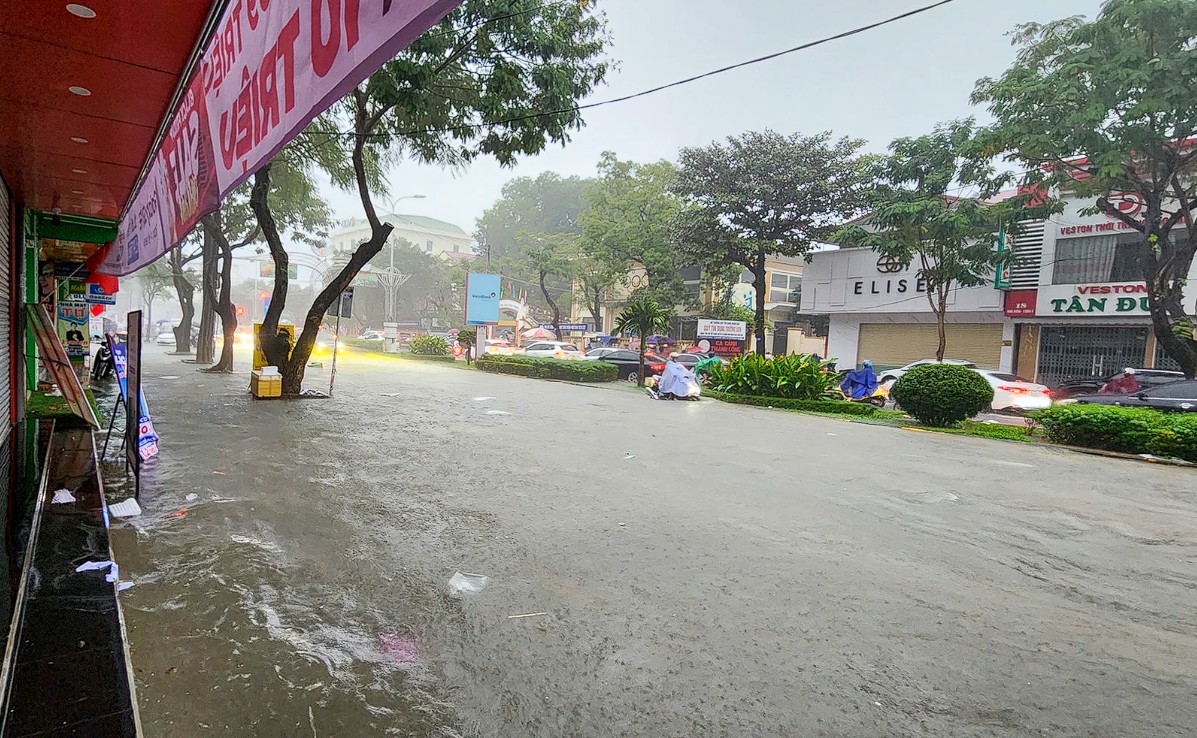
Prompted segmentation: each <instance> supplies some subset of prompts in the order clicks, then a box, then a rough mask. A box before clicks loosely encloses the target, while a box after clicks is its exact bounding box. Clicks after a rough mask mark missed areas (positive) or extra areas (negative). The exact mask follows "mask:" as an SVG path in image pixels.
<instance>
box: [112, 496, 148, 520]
mask: <svg viewBox="0 0 1197 738" xmlns="http://www.w3.org/2000/svg"><path fill="white" fill-rule="evenodd" d="M108 512H109V514H111V515H112V516H114V517H118V518H131V517H133V516H134V515H141V505H138V504H137V500H135V499H133V498H132V497H130V498H129V499H127V500H125V501H124V502H118V503H116V504H115V505H109V506H108Z"/></svg>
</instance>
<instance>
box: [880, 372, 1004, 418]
mask: <svg viewBox="0 0 1197 738" xmlns="http://www.w3.org/2000/svg"><path fill="white" fill-rule="evenodd" d="M891 394H892V396H893V398H894V402H896V403H897V404H898V406H899V407H901V408H902V409H903V410H904V411H906V412H908V413H910V414H911V415H913V416H914V417H915V418H917V419H918V421H919V422H920V423H922V424H923V425H929V426H932V427H935V428H947V427H948V426H953V425H956V424H957V423H959V422H960V421H962V420H968V419H969V418H971V417H973V416H974V415H976V414H977V413H979V412H981V411H982V410H984V409H985V408H987V407H989V405H990V404H991V403H992V402H993V388H992V387H990V386H989V382H987V381H985V378H984V377H982V376H981V375H980V374H978V373H977V372H975V371H973V370H972V369H968V368H966V367H963V366H959V365H956V364H923V365H922V366H916V367H915V368H913V369H911V370H910V371H908V372H906V373H905V374H903V375H902V376H901V378H899V379H898V382H897V384H895V385H894V388H893V391H892V392H891Z"/></svg>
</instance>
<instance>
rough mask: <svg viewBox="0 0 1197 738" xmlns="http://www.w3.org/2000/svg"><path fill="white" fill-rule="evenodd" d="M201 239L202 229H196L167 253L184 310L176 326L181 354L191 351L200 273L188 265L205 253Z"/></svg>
mask: <svg viewBox="0 0 1197 738" xmlns="http://www.w3.org/2000/svg"><path fill="white" fill-rule="evenodd" d="M200 239H201V234H200V229H196V230H194V231H192V233H191V235H190V236H188V238H187V240H186V241H184V242H183V243H181V244H179V245H178V246H175V247H174V248H173V249H171V250H170V252H169V253H168V254H167V261H166V263H167V264H168V265H169V266H170V277H171V282H172V284H173V285H174V288H175V296H176V297H178V299H179V309H180V310H182V312H183V317H182V318H181V319H180V320H179V324H178V325H177V326H175V327H174V334H175V351H176V352H177V353H180V354H183V353H190V352H191V323H192V321H193V320H194V319H195V285H196V283H198V282H199V275H198V274H196V273H195V270H193V269H188V268H187V265H188V264H190V263H191V262H193V261H195V260H196V259H198V258H200V257H201V256H202V255H203V253H202V251H201V248H202V247H201V246H200V245H199V241H200Z"/></svg>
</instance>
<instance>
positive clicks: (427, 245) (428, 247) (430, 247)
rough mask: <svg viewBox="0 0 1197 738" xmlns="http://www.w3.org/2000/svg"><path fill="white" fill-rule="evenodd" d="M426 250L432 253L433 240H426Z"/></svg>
mask: <svg viewBox="0 0 1197 738" xmlns="http://www.w3.org/2000/svg"><path fill="white" fill-rule="evenodd" d="M424 251H426V252H428V253H430V254H431V253H432V241H425V242H424Z"/></svg>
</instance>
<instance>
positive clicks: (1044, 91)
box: [973, 0, 1197, 377]
mask: <svg viewBox="0 0 1197 738" xmlns="http://www.w3.org/2000/svg"><path fill="white" fill-rule="evenodd" d="M1014 43H1015V44H1016V45H1017V46H1018V47H1019V51H1018V54H1017V57H1016V59H1015V61H1014V63H1013V65H1011V67H1010V68H1009V69H1008V70H1006V72H1004V73H1003V74H1002V75H1001V76H1000V77H997V78H987V79H983V80H981V81H980V82H978V83H977V87H976V90H975V92H974V94H973V102H975V103H985V104H988V106H989V110H990V112H991V113H992V114H993V116H994V117H995V118H996V122H995V123H994V124H993V125H992V126H991V127H990V128H989V129H988V130H987V131H985V133H984V134H983V135H982V136H980V140H979V144H980V150H981V151H982V152H983V153H984V154H986V155H989V156H996V155H1002V154H1004V155H1006V156H1008V157H1009V158H1010V159H1011V160H1013V161H1015V162H1017V163H1018V164H1020V165H1021V166H1022V167H1024V168H1025V169H1026V170H1027V173H1026V184H1027V185H1033V186H1039V187H1041V188H1043V189H1044V190H1048V189H1049V188H1053V187H1058V188H1060V189H1061V190H1064V191H1071V192H1074V193H1075V194H1076V195H1077V196H1079V197H1082V198H1083V197H1092V198H1094V205H1093V207H1094V209H1095V210H1096V211H1100V212H1101V213H1104V214H1105V215H1107V216H1108V217H1110V218H1111V219H1113V220H1116V221H1119V222H1121V223H1124V224H1126V226H1127V227H1129V228H1130V229H1132V230H1133V231H1136V232H1138V233H1139V234H1140V238H1139V241H1138V248H1137V250H1136V252H1135V255H1134V260H1135V263H1136V264H1137V265H1138V267H1139V269H1140V271H1141V273H1142V276H1143V279H1144V281H1145V282H1146V283H1147V287H1148V291H1147V294H1148V299H1149V305H1150V313H1151V318H1152V324H1153V327H1154V328H1155V334H1156V337H1157V339H1158V340H1159V341H1160V343H1161V344H1163V346H1164V348H1165V349H1166V350H1167V352H1168V354H1169V355H1171V356H1172V358H1174V359H1175V360H1176V361H1177V362H1178V363H1179V364H1180V366H1181V368H1182V369H1183V370H1184V372H1185V374H1186V375H1187V376H1190V377H1191V376H1194V374H1195V373H1197V344H1194V343H1193V341H1191V340H1188V339H1185V338H1183V336H1182V335H1180V334H1179V333H1177V332H1174V329H1175V328H1176V327H1177V326H1182V325H1183V324H1186V323H1188V324H1191V321H1192V320H1193V317H1192V314H1191V313H1188V312H1187V309H1186V308H1187V307H1189V306H1191V303H1190V305H1189V306H1186V304H1185V300H1186V298H1185V296H1184V288H1185V284H1186V281H1187V280H1188V277H1189V274H1190V271H1191V269H1192V263H1193V256H1194V253H1195V250H1197V223H1195V222H1194V220H1195V219H1194V212H1193V209H1194V207H1195V206H1197V176H1194V175H1195V173H1197V147H1194V145H1193V138H1194V136H1195V135H1197V84H1195V82H1194V80H1197V54H1194V52H1193V47H1194V44H1195V43H1197V3H1193V2H1190V0H1107V1H1106V2H1105V3H1104V4H1103V5H1102V9H1101V12H1100V13H1099V15H1098V16H1097V18H1096V19H1094V20H1093V21H1086V20H1085V19H1084V18H1082V17H1079V16H1074V17H1070V18H1064V19H1062V20H1057V21H1054V22H1051V23H1046V24H1039V23H1029V24H1026V25H1022V26H1019V27H1018V29H1017V30H1016V32H1015V34H1014ZM1140 197H1141V198H1142V208H1141V212H1138V213H1135V212H1134V210H1136V209H1137V208H1128V207H1126V206H1125V205H1126V202H1127V199H1128V198H1140ZM1174 229H1177V230H1179V231H1180V232H1179V233H1174V232H1173V231H1174ZM1192 298H1193V295H1192V294H1190V295H1189V296H1188V298H1187V299H1189V300H1191V299H1192Z"/></svg>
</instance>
